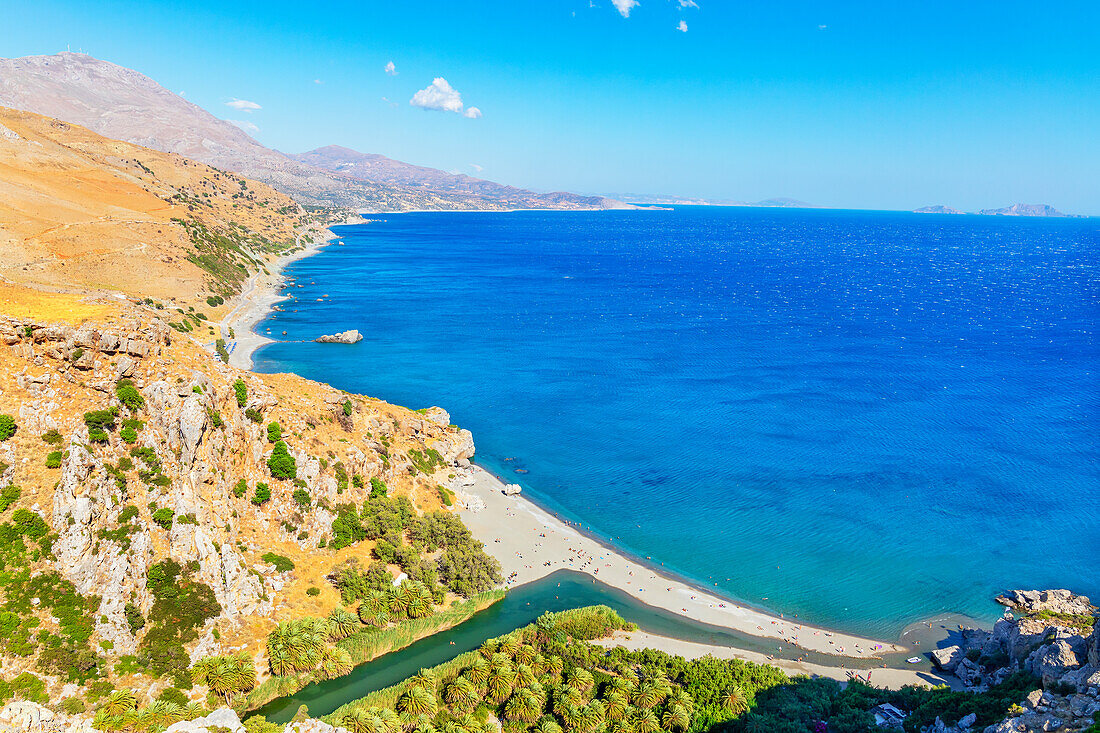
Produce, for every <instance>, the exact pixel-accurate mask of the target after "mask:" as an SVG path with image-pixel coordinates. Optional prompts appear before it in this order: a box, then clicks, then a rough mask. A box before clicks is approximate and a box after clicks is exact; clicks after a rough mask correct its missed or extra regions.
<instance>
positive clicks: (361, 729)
mask: <svg viewBox="0 0 1100 733" xmlns="http://www.w3.org/2000/svg"><path fill="white" fill-rule="evenodd" d="M372 717H373V716H371V715H370V714H369V713H368V712H367V711H365V710H352V711H351V712H350V713H345V714H344V716H343V717H342V718H340V725H342V726H344V727H345V728H347V729H348V730H349V731H351V733H373V729H372V726H371V718H372Z"/></svg>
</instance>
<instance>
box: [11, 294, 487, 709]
mask: <svg viewBox="0 0 1100 733" xmlns="http://www.w3.org/2000/svg"><path fill="white" fill-rule="evenodd" d="M63 297H64V296H62V298H63ZM83 305H84V307H87V308H90V309H96V308H103V309H106V310H107V311H110V313H109V315H107V316H106V317H105V318H102V319H97V320H96V322H95V323H92V322H85V323H84V324H83V325H81V326H79V327H66V326H60V325H49V324H46V323H44V322H43V320H42V319H40V318H39V319H36V318H25V317H21V318H12V317H7V316H0V413H3V414H11V415H14V416H15V417H16V420H17V422H18V426H19V427H18V431H17V433H16V434H15V436H14V437H12V438H11V439H9V440H8V441H6V442H3V443H0V462H3V463H4V464H7V467H6V468H5V467H0V469H3V470H2V471H0V486H6V485H8V484H14V485H17V486H19V487H21V488H22V496H21V497H20V499H19V500H18V502H17V503H16V504H15V505H13V507H12V508H9V509H8V510H7V512H6V513H5V519H10V517H11V513H12V512H13V511H14V510H15V509H18V508H20V507H22V508H26V509H31V510H32V511H36V512H39V513H40V514H41V515H42V516H44V517H45V518H46V519H47V521H48V522H49V523H50V524H51V525H52V527H53V528H54V530H55V531H58V532H59V533H60V535H61V537H60V539H59V540H58V541H57V543H55V546H54V554H55V555H56V558H57V559H56V561H49V562H47V561H39V562H38V563H37V564H38V566H39V569H45V568H53V569H56V570H58V571H59V572H61V573H62V574H63V575H64V576H65V577H66V578H68V579H69V580H71V581H73V582H74V583H75V584H76V586H77V589H78V592H81V593H83V594H95V595H98V596H102V598H103V602H102V604H101V606H100V607H99V609H98V613H97V618H98V621H97V623H96V635H95V636H94V637H93V640H92V641H93V643H94V644H96V645H98V644H99V643H100V642H102V641H108V642H110V644H111V645H113V650H112V651H110V652H107V654H108V656H117V655H120V654H125V653H132V652H133V649H134V646H135V643H136V641H137V638H135V637H134V636H133V635H132V634H130V632H129V630H128V628H127V626H126V623H125V618H124V616H123V615H122V604H124V603H126V602H133V603H135V604H136V605H138V606H139V607H140V608H142V610H143V611H145V612H148V610H149V608H150V606H151V604H152V598H151V595H150V594H149V592H148V591H147V590H146V589H145V572H146V570H147V568H148V567H149V566H150V565H152V564H153V563H156V562H158V561H159V560H161V559H164V558H165V557H168V556H172V557H174V558H176V559H177V560H179V561H181V562H186V561H187V560H190V559H194V560H197V561H198V562H199V563H200V566H201V570H200V571H199V574H198V577H199V579H200V580H202V581H203V582H206V583H208V584H209V585H210V586H211V587H212V588H213V589H214V590H215V593H216V594H217V595H218V600H219V602H220V603H221V605H222V607H223V609H224V612H223V615H222V617H221V618H219V619H217V620H216V621H215V622H213V623H211V624H208V626H207V627H206V628H205V629H204V635H203V637H202V638H201V639H200V641H199V642H198V646H197V647H195V645H192V653H193V655H194V654H200V652H201V653H202V654H209V653H216V652H219V651H226V650H229V649H235V648H242V647H243V648H248V649H250V650H251V651H252V652H254V653H256V654H257V655H260V658H261V659H262V654H261V651H262V647H263V642H264V639H265V638H266V635H267V633H268V632H270V630H271V629H272V628H273V627H274V625H275V623H276V622H277V621H280V620H285V619H291V618H298V617H302V616H307V615H321V614H327V613H328V612H329V611H330V610H331V609H332V608H333V607H334V606H336V605H337V604H338V603H339V596H338V594H337V593H336V592H335V590H334V589H333V588H332V587H331V586H330V585H329V584H328V583H326V582H325V579H324V576H325V574H327V573H329V572H330V571H331V570H332V568H333V567H334V566H336V565H337V564H339V563H341V562H343V561H345V560H347V559H350V558H352V557H357V558H361V559H362V562H363V563H364V564H366V563H367V562H369V555H370V549H371V547H372V543H371V542H369V541H368V542H362V543H359V544H356V545H353V546H351V547H347V548H344V549H343V550H340V551H333V550H331V549H327V548H319V547H318V546H317V545H318V543H319V540H320V539H321V538H322V537H324V536H326V535H328V533H329V531H330V525H331V521H332V519H333V515H332V514H331V513H330V512H328V511H326V510H324V509H322V508H319V507H317V506H316V503H318V502H322V503H327V504H328V505H330V506H334V505H336V504H338V503H341V502H352V503H355V504H357V505H358V504H362V502H363V501H364V500H365V499H366V495H367V493H369V481H364V483H365V484H366V488H365V489H364V488H356V487H355V486H354V485H353V484H349V486H348V488H347V489H346V490H345V491H343V492H342V493H340V489H338V487H337V482H336V480H335V478H334V474H335V464H336V462H337V461H339V462H341V463H342V464H343V465H344V466H346V468H347V471H348V473H349V474H353V473H358V474H360V475H362V476H363V477H364V478H365V479H369V478H370V477H371V476H379V477H381V478H382V479H383V480H384V481H386V483H387V484H388V485H389V487H390V493H391V495H395V494H396V495H406V496H409V497H410V498H411V499H412V500H413V502H414V504H415V505H416V506H417V507H418V508H420V509H422V510H431V509H437V508H440V506H441V505H440V499H439V496H438V493H437V491H436V489H435V487H436V485H437V484H438V483H440V482H441V481H445V480H446V473H447V470H448V469H447V468H443V469H440V471H439V472H438V473H439V475H436V476H429V475H425V474H417V473H415V472H414V471H411V470H410V468H411V466H412V464H411V462H410V461H409V460H408V451H409V449H417V450H421V451H422V450H424V448H425V447H431V448H435V449H436V450H438V451H440V453H441V454H442V455H443V456H444V457H445V458H446V459H447V461H448V463H450V462H452V461H455V460H458V459H460V458H463V457H468V456H469V454H471V453H472V451H473V443H472V440H471V439H470V435H469V433H468V432H467V431H461V430H459V429H457V428H455V427H454V426H449V425H447V424H446V422H447V421H446V416H445V413H443V414H442V415H441V416H439V417H437V418H436V419H435V420H434V421H433V420H432V419H430V418H428V417H426V416H425V415H423V414H421V413H417V412H413V411H410V410H408V409H405V408H402V407H396V406H393V405H389V404H386V403H384V402H381V401H379V400H375V399H372V398H369V397H364V396H359V395H348V394H346V393H343V392H340V391H338V390H336V389H334V388H332V387H330V386H328V385H325V384H320V383H316V382H311V381H309V380H306V379H302V378H300V377H297V376H294V375H287V374H275V375H259V374H253V373H250V372H243V371H240V370H237V369H235V368H233V367H230V366H228V365H225V364H222V363H221V362H220V361H218V360H216V359H215V358H213V357H212V356H211V355H210V354H209V353H207V352H206V351H204V350H203V349H201V348H200V347H199V346H198V345H197V344H196V343H195V342H194V341H193V340H192V339H191V338H190V337H188V336H186V335H180V334H177V333H175V332H174V331H172V330H171V329H169V328H167V326H166V325H165V324H164V323H163V322H162V321H160V320H158V319H157V311H155V310H153V309H151V308H147V307H145V306H142V305H140V304H133V303H126V302H118V301H115V302H111V301H109V300H107V301H105V302H104V303H96V302H91V303H85V304H83ZM100 315H102V313H100ZM101 323H106V325H101ZM28 327H30V333H28V331H27V329H28ZM78 349H80V350H81V351H82V352H83V353H82V354H80V356H79V357H78V356H77V354H78V353H79V352H78V351H77V350H78ZM120 374H130V376H131V378H132V379H133V380H134V382H135V384H136V385H137V386H138V387H139V389H140V390H141V392H142V394H143V395H144V397H145V399H146V406H145V408H144V409H142V410H140V411H139V412H138V413H137V416H138V417H139V418H140V419H142V420H143V421H145V422H146V426H145V428H144V429H142V431H141V432H140V433H139V437H138V441H137V445H138V446H150V447H152V448H153V449H154V450H155V451H156V453H157V456H158V457H159V458H160V460H161V461H162V463H163V466H164V472H165V474H166V475H167V476H168V478H169V479H170V480H171V482H170V485H169V486H166V487H159V486H154V485H147V484H146V483H144V482H143V481H142V480H141V479H140V478H139V477H138V475H137V469H138V468H140V467H141V462H140V461H139V460H137V459H134V463H135V464H137V465H135V467H134V469H133V470H130V471H127V472H126V487H125V489H124V490H120V489H119V488H118V487H117V486H116V484H115V482H114V480H113V479H112V478H111V477H110V476H109V475H107V474H106V472H105V470H104V466H105V465H108V464H109V465H115V466H117V465H118V463H119V460H120V459H122V458H123V457H124V456H127V455H128V454H129V449H130V447H131V446H129V445H127V444H125V443H124V442H123V441H122V440H121V439H120V436H119V433H118V431H117V430H116V431H114V432H112V433H111V434H110V441H109V443H108V444H105V445H94V446H91V450H90V452H89V451H86V450H85V449H84V446H87V445H88V430H87V428H86V427H85V425H84V422H83V417H82V416H83V414H84V413H85V412H86V411H90V410H99V409H104V408H108V407H110V406H112V405H114V406H117V405H118V404H119V403H118V400H117V399H116V397H115V395H114V385H115V382H116V380H117V378H118V377H119V375H120ZM237 379H243V380H244V382H245V383H246V384H247V388H248V406H250V407H255V408H257V409H260V410H261V411H262V412H263V418H264V419H263V422H262V423H261V424H256V423H253V422H252V421H250V420H248V419H247V418H246V417H245V415H244V410H243V409H242V408H240V407H239V406H238V404H237V401H236V398H235V396H234V392H233V383H234V381H235V380H237ZM349 398H350V399H351V401H352V403H353V404H354V405H355V412H354V414H353V419H352V423H353V425H352V428H351V429H350V430H348V429H347V426H346V425H341V422H340V420H339V418H338V414H340V413H342V405H343V403H344V401H345V400H347V399H349ZM214 412H216V413H217V414H218V415H219V416H220V418H221V420H222V421H223V422H224V425H223V426H221V427H216V421H215V420H214V419H213V417H212V416H211V415H212V413H214ZM125 414H126V411H125V410H123V415H125ZM270 421H277V422H279V423H280V425H281V426H282V428H283V434H284V439H285V440H286V442H287V443H288V445H289V446H290V450H291V452H292V454H293V455H295V457H296V459H297V462H298V477H299V478H301V479H303V480H304V482H305V485H306V488H307V490H308V491H309V492H310V494H311V496H312V497H313V500H314V502H315V506H314V508H312V509H311V510H310V511H308V512H302V511H300V509H299V508H298V507H297V505H296V504H295V503H294V502H293V500H292V499H291V494H292V492H293V490H294V489H295V488H296V487H295V486H294V485H293V484H292V483H291V482H290V481H278V480H273V479H272V478H271V477H270V475H269V472H268V469H267V467H266V458H267V456H268V455H270V452H271V448H272V446H271V445H270V444H269V443H268V441H267V438H266V425H267V423H268V422H270ZM441 423H442V424H441ZM50 429H57V430H58V431H59V432H60V433H61V434H62V436H63V437H64V442H63V444H62V445H60V446H50V445H47V444H46V443H45V442H44V441H43V440H42V437H41V436H42V435H43V433H45V432H46V431H48V430H50ZM58 448H61V449H65V450H67V451H68V453H67V455H66V458H65V460H64V462H63V463H62V465H61V467H59V468H53V469H51V468H47V467H46V456H47V454H48V453H49V452H50V451H51V450H55V449H58ZM384 454H386V455H387V458H386V460H385V463H388V466H386V467H384V466H383V464H384V461H383V458H382V456H383V455H384ZM242 478H243V479H245V480H246V481H247V483H248V489H249V491H248V494H246V495H245V496H243V497H236V496H235V495H234V492H233V486H234V484H236V482H237V481H238V480H239V479H242ZM259 481H264V482H267V483H268V484H269V485H270V486H271V489H272V500H271V501H270V502H269V503H267V504H265V505H263V506H261V507H257V506H254V505H253V504H252V503H251V502H250V497H251V495H252V491H253V488H254V487H255V484H256V483H257V482H259ZM83 501H87V502H88V503H87V504H86V505H85V506H88V507H90V511H88V512H84V511H82V510H81V502H83ZM150 503H154V504H155V505H156V506H159V507H170V508H172V509H173V510H175V511H176V513H177V515H184V514H193V515H194V516H195V519H196V520H197V524H195V525H190V524H183V523H179V522H177V523H176V524H174V525H173V527H172V528H171V529H170V530H165V529H162V528H161V527H159V526H158V525H156V524H155V523H153V522H152V519H151V514H152V510H151V509H150V507H149V504H150ZM127 504H129V505H133V506H135V507H137V509H138V511H139V517H138V519H137V524H138V525H139V526H140V531H139V532H138V533H137V534H134V535H132V536H131V538H130V539H131V544H130V547H129V548H128V549H123V548H122V547H121V546H120V545H119V544H118V543H115V542H112V541H109V540H107V539H104V538H103V535H102V534H101V532H102V531H104V530H112V529H116V528H117V527H118V526H119V522H118V515H119V512H120V511H121V509H122V507H123V506H125V505H127ZM284 522H286V523H289V524H290V525H292V528H291V529H287V528H285V527H284ZM301 532H308V537H304V538H300V533H301ZM269 551H274V552H276V553H279V554H282V555H285V556H287V557H289V558H290V559H291V560H293V561H294V562H295V564H296V565H297V567H296V569H295V570H294V571H291V572H289V573H284V574H281V575H280V574H276V573H275V572H274V570H273V568H272V567H271V566H268V565H266V564H265V563H263V561H262V560H261V558H260V556H261V555H262V554H263V553H265V552H269ZM393 570H394V571H395V574H397V572H399V569H397V568H396V567H395V568H393ZM311 586H316V587H318V588H320V589H321V593H320V595H316V596H310V595H307V594H306V589H308V588H309V587H311ZM448 602H449V601H448ZM43 620H44V623H45V625H46V627H47V628H49V627H50V626H51V621H50V619H49V618H48V614H44V615H43ZM214 628H217V629H218V633H219V635H220V640H218V639H215V638H214V635H213V633H212V629H214ZM27 661H28V660H26V659H22V660H20V659H15V660H7V662H6V663H5V668H6V669H7V668H9V667H10V669H11V670H14V669H18V668H25V667H26V666H27ZM6 676H10V675H6ZM130 682H131V683H132V684H133V685H134V687H135V688H138V689H145V688H148V686H149V679H148V678H143V679H135V680H130ZM60 686H61V681H60V680H56V679H54V680H51V690H52V691H53V692H57V691H58V690H59V689H60ZM161 686H162V685H161Z"/></svg>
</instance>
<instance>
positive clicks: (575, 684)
mask: <svg viewBox="0 0 1100 733" xmlns="http://www.w3.org/2000/svg"><path fill="white" fill-rule="evenodd" d="M566 684H568V685H569V686H570V687H572V688H573V689H575V690H577V691H578V692H580V693H581V694H585V693H587V692H588V691H589V690H591V689H592V685H593V684H595V680H594V679H593V678H592V673H591V672H589V671H588V670H587V669H580V668H577V669H575V670H573V673H572V674H570V675H569V679H568V680H566Z"/></svg>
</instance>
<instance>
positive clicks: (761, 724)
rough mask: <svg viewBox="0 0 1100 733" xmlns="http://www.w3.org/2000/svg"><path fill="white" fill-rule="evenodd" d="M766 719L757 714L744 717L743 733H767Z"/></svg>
mask: <svg viewBox="0 0 1100 733" xmlns="http://www.w3.org/2000/svg"><path fill="white" fill-rule="evenodd" d="M768 727H769V725H768V719H767V718H765V717H764V716H763V715H758V714H757V713H749V714H748V715H746V716H745V733H768Z"/></svg>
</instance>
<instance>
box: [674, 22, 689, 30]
mask: <svg viewBox="0 0 1100 733" xmlns="http://www.w3.org/2000/svg"><path fill="white" fill-rule="evenodd" d="M676 30H678V31H680V32H681V33H687V32H688V24H687V23H686V22H684V21H682V20H681V21H680V25H678V26H676Z"/></svg>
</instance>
